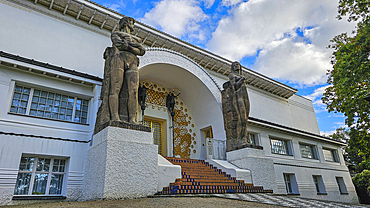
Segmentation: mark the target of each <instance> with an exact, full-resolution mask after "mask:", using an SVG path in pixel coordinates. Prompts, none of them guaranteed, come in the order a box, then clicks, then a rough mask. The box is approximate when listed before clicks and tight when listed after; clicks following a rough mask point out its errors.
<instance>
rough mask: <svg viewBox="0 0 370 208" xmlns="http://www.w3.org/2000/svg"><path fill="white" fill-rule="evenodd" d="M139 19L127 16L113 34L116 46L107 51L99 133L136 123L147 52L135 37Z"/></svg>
mask: <svg viewBox="0 0 370 208" xmlns="http://www.w3.org/2000/svg"><path fill="white" fill-rule="evenodd" d="M134 23H135V20H134V19H133V18H131V17H126V16H124V17H123V18H122V19H121V20H120V21H119V26H118V30H116V31H112V34H111V40H112V47H108V48H106V50H105V52H104V55H103V57H104V59H105V67H104V79H103V84H102V90H101V95H100V99H101V100H102V103H101V106H100V107H99V110H98V115H97V119H96V124H95V133H97V132H99V131H100V130H101V129H102V128H104V127H105V126H104V125H105V124H106V123H107V122H109V121H118V122H126V123H131V124H136V109H137V105H138V101H137V99H138V87H139V71H138V66H139V58H138V57H137V56H143V55H144V54H145V49H144V47H143V46H142V44H141V40H140V39H139V38H137V37H135V36H133V35H131V33H132V32H134Z"/></svg>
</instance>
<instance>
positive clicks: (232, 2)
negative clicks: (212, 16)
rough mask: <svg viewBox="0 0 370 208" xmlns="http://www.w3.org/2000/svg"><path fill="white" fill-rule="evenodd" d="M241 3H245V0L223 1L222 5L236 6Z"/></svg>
mask: <svg viewBox="0 0 370 208" xmlns="http://www.w3.org/2000/svg"><path fill="white" fill-rule="evenodd" d="M240 2H243V0H222V2H221V4H222V5H224V6H234V5H236V4H239V3H240Z"/></svg>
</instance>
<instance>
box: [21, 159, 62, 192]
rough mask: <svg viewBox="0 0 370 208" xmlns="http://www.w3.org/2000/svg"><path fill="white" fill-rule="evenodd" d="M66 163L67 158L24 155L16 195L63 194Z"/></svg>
mask: <svg viewBox="0 0 370 208" xmlns="http://www.w3.org/2000/svg"><path fill="white" fill-rule="evenodd" d="M34 163H35V164H37V165H36V167H35V168H34V166H33V164H34ZM65 165H66V160H65V159H53V158H38V157H22V158H21V162H20V165H19V171H18V176H17V181H16V186H15V189H14V195H61V194H62V190H63V184H64V182H63V180H64V178H65V177H64V175H65ZM49 177H50V179H49ZM32 178H34V179H33V182H31V179H32Z"/></svg>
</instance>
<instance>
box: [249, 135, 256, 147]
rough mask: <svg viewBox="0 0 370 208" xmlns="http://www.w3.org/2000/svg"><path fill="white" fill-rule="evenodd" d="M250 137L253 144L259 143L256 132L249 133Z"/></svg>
mask: <svg viewBox="0 0 370 208" xmlns="http://www.w3.org/2000/svg"><path fill="white" fill-rule="evenodd" d="M248 137H249V140H250V141H251V143H252V144H253V145H257V143H256V137H255V134H251V133H248Z"/></svg>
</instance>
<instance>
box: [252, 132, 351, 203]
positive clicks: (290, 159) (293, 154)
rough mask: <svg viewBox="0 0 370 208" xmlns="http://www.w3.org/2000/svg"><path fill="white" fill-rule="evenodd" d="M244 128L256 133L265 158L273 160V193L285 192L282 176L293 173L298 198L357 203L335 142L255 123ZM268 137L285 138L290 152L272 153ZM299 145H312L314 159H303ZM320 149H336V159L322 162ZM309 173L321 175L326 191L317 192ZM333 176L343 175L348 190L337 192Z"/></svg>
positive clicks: (311, 175) (337, 188) (339, 150)
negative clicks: (274, 185) (270, 128)
mask: <svg viewBox="0 0 370 208" xmlns="http://www.w3.org/2000/svg"><path fill="white" fill-rule="evenodd" d="M248 131H249V132H252V133H256V134H258V135H259V144H260V145H261V146H262V147H263V149H264V151H265V155H266V158H271V159H273V161H274V168H275V174H276V183H277V187H278V191H277V192H276V194H287V191H286V187H285V181H284V177H283V175H284V174H294V176H295V180H296V185H295V186H296V188H297V190H296V191H295V192H294V193H295V194H299V196H300V197H305V198H314V199H319V200H327V201H340V202H346V203H358V199H357V194H356V190H355V187H354V185H353V183H352V179H351V176H350V174H349V172H348V168H347V166H346V165H345V161H344V158H343V155H342V151H341V149H340V146H339V145H335V144H332V143H325V142H322V141H318V140H312V139H309V138H303V137H300V136H296V135H292V134H287V133H283V132H277V131H273V130H269V129H265V128H261V127H258V126H248ZM271 138H276V139H281V140H285V141H287V142H288V147H289V149H290V155H283V154H275V153H272V151H271V142H270V139H271ZM300 144H306V145H312V146H314V147H315V149H316V150H315V154H316V156H317V159H309V158H303V157H302V156H301V150H300V146H299V145H300ZM323 148H325V149H331V150H334V151H336V153H337V155H336V156H337V157H338V158H337V159H338V161H337V162H328V161H326V160H325V159H324V155H323V151H322V150H323ZM313 175H316V176H321V177H322V180H323V184H324V187H325V193H326V194H317V191H316V187H315V184H314V181H313ZM252 177H253V173H252ZM336 177H342V178H343V180H344V183H345V186H346V189H347V192H348V193H346V194H341V193H340V192H339V187H338V184H337V182H336Z"/></svg>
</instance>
